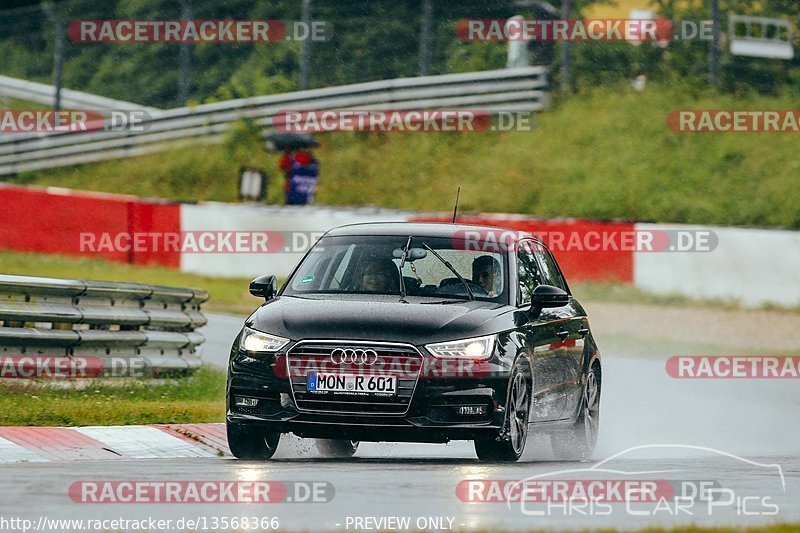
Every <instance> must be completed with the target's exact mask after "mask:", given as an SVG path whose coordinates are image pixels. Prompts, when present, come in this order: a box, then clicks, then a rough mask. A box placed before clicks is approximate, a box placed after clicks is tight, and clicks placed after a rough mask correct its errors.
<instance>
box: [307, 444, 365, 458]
mask: <svg viewBox="0 0 800 533" xmlns="http://www.w3.org/2000/svg"><path fill="white" fill-rule="evenodd" d="M314 440H315V444H316V445H317V450H318V451H319V453H320V455H322V457H335V458H339V459H343V458H347V457H353V455H355V453H356V451H357V450H358V444H359V442H358V441H357V440H344V439H314Z"/></svg>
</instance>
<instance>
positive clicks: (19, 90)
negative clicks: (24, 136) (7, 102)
mask: <svg viewBox="0 0 800 533" xmlns="http://www.w3.org/2000/svg"><path fill="white" fill-rule="evenodd" d="M55 91H56V88H55V86H53V85H47V84H45V83H38V82H35V81H28V80H21V79H18V78H11V77H9V76H0V96H5V97H7V98H17V99H19V100H25V101H27V102H35V103H37V104H43V105H47V106H52V105H53V102H54V101H55ZM61 106H62V107H63V108H65V109H76V110H86V111H99V112H101V113H103V112H109V111H146V112H147V113H150V114H151V115H153V114H157V113H159V112H161V110H160V109H157V108H155V107H145V106H142V105H139V104H136V103H133V102H125V101H123V100H114V99H113V98H106V97H105V96H98V95H96V94H91V93H85V92H82V91H74V90H72V89H63V88H62V89H61Z"/></svg>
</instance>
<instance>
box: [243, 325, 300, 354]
mask: <svg viewBox="0 0 800 533" xmlns="http://www.w3.org/2000/svg"><path fill="white" fill-rule="evenodd" d="M288 343H289V339H284V338H283V337H277V336H275V335H270V334H269V333H263V332H261V331H256V330H254V329H250V328H244V332H242V338H241V339H239V348H241V349H242V350H244V351H246V352H277V351H278V350H280V349H281V348H283V347H284V346H286V345H287V344H288Z"/></svg>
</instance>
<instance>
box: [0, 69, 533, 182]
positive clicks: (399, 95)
mask: <svg viewBox="0 0 800 533" xmlns="http://www.w3.org/2000/svg"><path fill="white" fill-rule="evenodd" d="M547 87H548V81H547V69H546V68H545V67H525V68H518V69H503V70H491V71H481V72H469V73H465V74H446V75H441V76H423V77H416V78H398V79H393V80H382V81H373V82H368V83H358V84H353V85H343V86H337V87H327V88H323V89H313V90H309V91H298V92H293V93H285V94H277V95H269V96H260V97H253V98H243V99H238V100H228V101H224V102H215V103H211V104H204V105H200V106H196V107H188V108H177V109H170V110H165V111H161V112H159V113H158V114H156V115H151V117H150V119H149V120H147V121H145V122H144V123H143V124H142V126H143V128H142V129H143V131H129V130H117V131H92V132H77V133H74V132H65V133H50V134H41V133H40V134H35V133H27V134H14V135H4V136H0V176H2V175H8V174H15V173H18V172H26V171H32V170H40V169H45V168H55V167H61V166H68V165H76V164H82V163H91V162H96V161H103V160H108V159H117V158H123V157H131V156H137V155H142V154H147V153H153V152H159V151H162V150H165V149H167V148H168V147H169V145H168V143H171V142H175V141H187V140H191V141H192V142H202V143H217V142H220V141H221V140H222V138H223V134H224V132H225V131H226V130H227V129H228V127H229V125H230V124H231V123H232V122H234V121H236V120H240V119H245V118H248V119H252V120H254V121H255V123H256V124H257V125H259V126H260V127H262V128H264V129H265V130H268V129H270V128H271V127H272V122H273V117H274V116H275V114H276V113H277V112H279V111H286V110H293V111H294V110H296V111H303V110H312V109H313V110H324V109H370V108H378V107H379V108H380V109H383V110H408V109H475V110H481V111H485V112H489V113H497V112H500V111H511V112H516V111H540V110H542V109H545V108H546V107H547V106H548V104H549V98H548V92H547Z"/></svg>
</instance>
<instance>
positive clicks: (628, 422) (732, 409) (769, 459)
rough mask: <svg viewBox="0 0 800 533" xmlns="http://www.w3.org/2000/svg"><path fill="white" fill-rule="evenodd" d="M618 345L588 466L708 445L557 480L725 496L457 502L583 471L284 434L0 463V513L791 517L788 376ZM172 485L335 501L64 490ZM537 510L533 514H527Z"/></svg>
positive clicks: (729, 521)
mask: <svg viewBox="0 0 800 533" xmlns="http://www.w3.org/2000/svg"><path fill="white" fill-rule="evenodd" d="M240 324H241V321H240V320H239V319H234V318H230V317H224V316H219V315H211V324H210V325H209V326H208V327H207V328H206V330H205V334H206V335H207V337H208V339H209V342H208V344H207V345H206V349H205V358H206V360H207V361H209V362H210V363H212V364H220V365H221V364H224V361H225V358H226V357H227V351H228V348H229V345H230V341H231V340H232V338H233V336H234V335H235V334H236V332H237V330H238V327H239V325H240ZM624 344H625V343H624V342H617V343H607V344H606V345H603V344H602V343H601V348H602V349H603V354H604V372H603V382H604V389H603V399H602V411H601V412H602V415H601V433H600V440H599V443H598V448H597V451H596V453H595V458H596V459H597V460H602V459H607V458H610V457H613V456H614V455H615V454H617V453H618V452H623V451H624V450H626V449H629V448H631V447H635V446H653V445H689V446H694V447H704V448H709V450H705V449H699V448H681V447H677V446H660V447H647V448H640V449H635V450H631V451H629V452H627V453H623V454H622V455H621V456H618V457H613V458H611V459H610V460H608V462H606V463H603V464H601V465H600V467H601V468H604V469H606V471H603V472H586V471H583V472H581V471H578V472H574V473H572V474H563V473H562V474H559V476H560V477H572V478H574V479H612V478H614V479H623V478H628V479H655V480H668V481H671V482H675V483H679V482H689V483H690V484H691V485H692V486H697V485H698V484H699V483H700V482H708V483H715V484H716V486H718V487H724V488H726V489H730V491H732V492H726V493H725V494H720V495H719V496H718V499H717V500H715V501H714V502H713V503H712V504H709V503H708V501H706V500H703V501H698V502H697V503H696V504H695V505H693V506H690V507H686V508H685V510H684V511H682V512H681V513H680V514H678V515H675V514H674V513H675V508H674V506H673V505H664V506H661V507H660V508H658V510H656V509H655V508H654V507H653V505H637V504H633V505H626V504H624V503H618V504H614V505H612V506H610V509H609V508H608V507H603V508H597V507H595V509H594V512H593V513H590V512H589V511H588V510H587V509H586V508H585V507H584V508H582V509H579V507H580V506H579V505H576V506H575V507H574V508H572V509H565V508H564V506H553V507H552V508H551V509H550V510H549V512H547V511H546V509H545V507H543V506H541V505H539V506H536V505H531V504H528V505H526V506H525V507H524V508H523V507H522V506H521V505H520V504H518V503H517V504H511V505H508V506H507V505H506V504H504V503H465V502H463V501H461V500H460V499H459V497H458V496H457V494H456V486H457V485H458V483H459V482H460V481H462V480H465V479H486V480H489V479H515V480H518V479H523V478H526V477H530V476H537V475H538V476H541V477H542V478H543V479H548V478H554V477H555V474H551V473H554V472H559V471H563V470H576V469H578V470H585V469H589V468H591V467H592V466H593V465H594V464H595V463H594V462H589V463H563V462H556V461H553V460H552V458H551V456H550V454H549V450H548V449H547V448H548V447H547V446H546V443H545V442H542V441H541V439H535V440H534V441H533V442H531V443H529V449H528V450H527V451H526V455H525V457H524V459H523V461H522V462H520V463H517V464H514V465H496V464H482V463H478V462H477V460H476V459H475V456H474V453H473V450H472V445H471V443H467V442H455V443H451V444H449V445H411V444H372V443H365V444H362V447H361V449H360V450H359V452H358V454H357V455H356V457H354V458H353V459H350V460H327V459H320V458H319V457H318V456H317V454H316V451H315V449H314V446H313V444H311V443H310V442H308V441H301V440H299V439H294V438H286V439H284V441H282V444H281V448H280V449H279V451H278V454H277V455H276V459H275V460H273V461H271V462H268V463H252V462H242V461H237V460H234V459H230V458H207V459H174V460H137V461H127V460H125V461H123V460H114V461H105V462H95V463H87V462H52V463H38V464H34V463H29V464H12V465H4V466H2V467H0V469H2V474H3V475H2V476H0V494H2V496H3V497H2V499H1V500H0V515H2V516H4V517H12V516H18V517H25V518H29V519H32V520H34V521H38V520H39V517H40V516H42V515H46V516H47V517H48V518H57V517H61V518H120V517H121V518H128V519H142V518H147V517H153V518H164V519H173V520H177V519H179V518H181V517H187V518H197V517H201V516H204V517H206V519H207V520H210V519H212V518H213V517H234V516H259V517H277V518H278V519H279V521H280V529H281V530H292V531H299V530H307V531H320V530H345V529H349V530H350V531H355V530H360V531H365V530H368V529H366V528H358V529H356V528H354V527H353V526H352V525H350V527H349V528H348V527H347V526H348V524H352V522H353V520H354V517H376V518H380V517H389V516H391V517H409V518H410V524H411V529H415V528H416V525H417V524H418V522H417V521H418V520H419V525H425V524H424V522H423V521H424V520H426V519H427V518H428V517H432V518H434V519H438V520H439V521H440V522H441V523H442V524H444V525H445V526H447V525H448V524H450V523H452V528H454V529H461V530H472V529H477V528H491V527H501V528H506V529H529V528H548V529H565V528H580V529H584V528H595V527H618V528H623V527H624V528H629V527H639V526H655V525H662V526H667V525H676V524H691V523H694V524H715V525H734V524H735V525H749V524H757V523H770V522H790V521H794V522H800V425H798V424H797V419H796V406H797V405H798V401H799V400H800V389H798V387H797V383H796V381H795V380H738V381H737V380H730V381H728V380H718V381H708V380H683V381H681V380H674V379H670V378H668V377H667V376H666V373H665V371H664V363H663V359H658V358H655V357H649V358H634V357H633V356H634V355H636V354H635V353H634V352H633V349H632V347H630V346H625V345H624ZM663 353H664V357H666V356H667V355H672V353H671V352H670V347H669V346H664V348H663ZM711 449H713V450H718V451H712V450H711ZM719 452H726V453H728V454H733V455H723V454H721V453H719ZM748 461H749V462H748ZM756 463H757V464H756ZM595 468H598V467H595ZM608 470H613V473H611V472H608ZM642 472H651V473H647V474H644V473H642ZM781 476H783V481H782V479H781ZM176 479H177V480H220V481H233V480H278V481H307V482H312V481H327V482H330V483H332V484H333V487H334V491H335V496H334V497H333V499H332V501H330V502H328V503H280V504H265V505H245V504H242V505H222V504H217V505H200V504H185V505H167V504H150V505H146V504H134V505H131V504H117V505H89V504H76V503H73V502H72V501H71V500H70V499H69V497H68V496H67V488H68V487H69V485H70V484H71V483H73V482H74V481H77V480H176ZM729 500H731V501H730V503H727V501H729ZM709 506H710V508H711V512H709V510H708V509H709ZM775 506H777V514H771V515H764V514H750V513H773V512H774V511H775V509H776V507H775ZM539 511H545V514H544V515H533V514H531V513H532V512H539ZM633 513H640V514H633ZM641 513H643V514H641ZM689 513H691V514H689ZM348 517H350V518H349V519H348ZM451 521H452V522H451ZM370 525H373V523H370ZM427 525H428V526H430V525H434V526H435V525H437V524H436V523H431V522H428V523H427ZM384 529H385V528H384ZM432 529H435V528H432ZM441 529H443V528H441Z"/></svg>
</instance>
